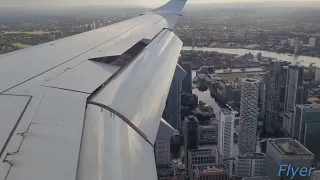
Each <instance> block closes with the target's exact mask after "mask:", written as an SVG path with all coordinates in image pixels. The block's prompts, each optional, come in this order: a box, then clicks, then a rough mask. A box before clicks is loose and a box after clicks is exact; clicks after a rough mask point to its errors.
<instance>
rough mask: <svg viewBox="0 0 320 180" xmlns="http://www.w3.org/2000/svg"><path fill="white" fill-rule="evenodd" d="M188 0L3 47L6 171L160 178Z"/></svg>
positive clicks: (9, 179)
mask: <svg viewBox="0 0 320 180" xmlns="http://www.w3.org/2000/svg"><path fill="white" fill-rule="evenodd" d="M185 3H186V1H185V0H171V1H169V2H168V3H167V4H166V5H164V6H162V7H160V8H158V9H156V10H154V11H152V12H149V13H145V14H143V15H140V16H138V17H136V18H133V19H130V20H126V21H123V22H120V23H117V24H114V25H111V26H108V27H105V28H100V29H96V30H93V31H89V32H86V33H82V34H78V35H75V36H71V37H68V38H64V39H60V40H56V41H53V42H49V43H45V44H42V45H39V46H34V47H31V48H27V49H23V50H19V51H15V52H12V53H8V54H4V55H2V56H0V115H1V117H0V119H1V121H0V122H1V124H0V180H20V179H24V180H71V179H76V180H102V179H110V180H128V179H131V180H156V179H157V175H156V167H155V160H154V153H153V145H154V142H155V138H156V135H157V131H158V128H159V124H160V120H161V115H162V112H163V109H164V106H165V102H166V98H167V95H168V91H169V88H170V84H171V81H172V78H173V74H174V71H175V68H176V64H177V60H178V57H179V55H180V50H181V47H182V42H181V41H180V40H179V38H178V37H177V36H176V35H175V34H174V33H173V32H172V29H173V28H174V26H175V24H176V22H177V20H178V18H179V17H180V16H181V15H180V13H181V12H180V11H181V10H182V8H183V7H184V5H185Z"/></svg>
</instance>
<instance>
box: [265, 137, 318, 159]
mask: <svg viewBox="0 0 320 180" xmlns="http://www.w3.org/2000/svg"><path fill="white" fill-rule="evenodd" d="M269 142H270V144H271V145H273V147H274V148H275V149H277V150H278V151H279V152H280V153H281V154H283V155H292V156H295V155H299V156H310V155H311V156H313V154H312V153H311V152H310V151H309V150H308V149H307V148H305V147H304V146H303V145H301V144H300V143H299V142H298V141H297V140H292V139H290V138H278V139H269Z"/></svg>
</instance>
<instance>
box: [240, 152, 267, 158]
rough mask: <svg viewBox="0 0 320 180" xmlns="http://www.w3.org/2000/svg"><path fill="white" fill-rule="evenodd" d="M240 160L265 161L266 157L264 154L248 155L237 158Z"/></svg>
mask: <svg viewBox="0 0 320 180" xmlns="http://www.w3.org/2000/svg"><path fill="white" fill-rule="evenodd" d="M237 158H238V159H264V158H266V155H265V154H263V153H247V154H242V155H238V156H237Z"/></svg>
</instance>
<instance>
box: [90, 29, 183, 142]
mask: <svg viewBox="0 0 320 180" xmlns="http://www.w3.org/2000/svg"><path fill="white" fill-rule="evenodd" d="M181 47H182V42H181V41H180V40H179V39H178V38H177V36H175V35H174V34H173V33H172V32H170V31H169V30H164V31H163V32H162V33H160V34H159V35H158V36H157V37H156V38H155V39H154V40H153V41H152V42H151V43H150V44H149V45H148V46H147V47H146V48H145V50H144V51H143V52H142V53H141V54H140V55H139V56H138V57H136V59H135V60H134V61H133V62H132V63H131V64H130V65H129V66H128V67H127V68H125V69H124V70H123V72H121V74H120V75H119V76H116V77H114V78H113V79H112V80H111V82H110V83H109V84H107V85H106V86H105V87H104V88H103V89H102V90H100V91H99V92H97V93H96V94H95V95H94V96H93V97H92V98H91V99H90V101H93V102H97V103H101V104H104V105H106V106H109V107H111V108H113V109H114V110H116V111H118V112H119V113H121V114H122V115H123V116H125V117H126V118H127V119H129V120H130V121H131V122H132V123H133V124H134V125H135V126H137V127H138V128H139V129H140V130H141V131H142V132H143V133H145V134H146V136H147V137H148V139H149V140H150V142H152V143H154V141H155V137H156V134H157V130H158V127H159V123H160V119H161V114H162V111H163V109H164V106H165V101H166V98H167V94H168V91H169V88H170V84H171V81H172V77H173V74H174V71H175V67H176V64H177V61H178V57H179V55H180V50H181ZM124 102H126V103H124Z"/></svg>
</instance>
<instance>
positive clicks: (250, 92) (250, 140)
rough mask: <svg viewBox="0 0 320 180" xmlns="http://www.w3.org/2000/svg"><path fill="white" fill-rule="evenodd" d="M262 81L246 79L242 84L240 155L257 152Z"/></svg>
mask: <svg viewBox="0 0 320 180" xmlns="http://www.w3.org/2000/svg"><path fill="white" fill-rule="evenodd" d="M259 86H260V81H259V80H258V79H254V78H244V79H242V83H241V104H240V129H239V153H240V154H245V153H254V152H256V143H257V116H258V99H259Z"/></svg>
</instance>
